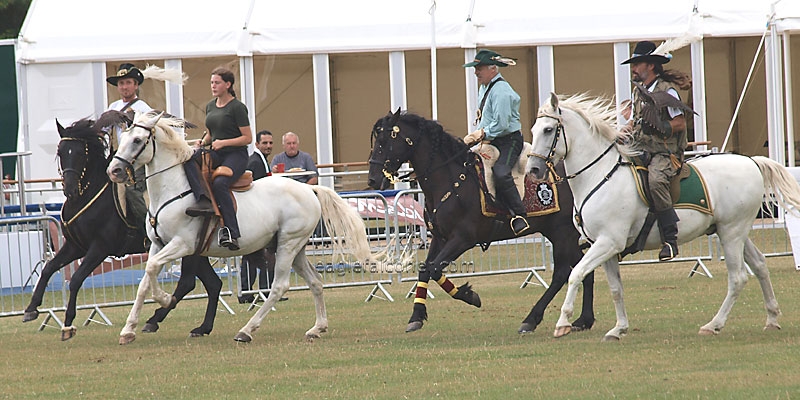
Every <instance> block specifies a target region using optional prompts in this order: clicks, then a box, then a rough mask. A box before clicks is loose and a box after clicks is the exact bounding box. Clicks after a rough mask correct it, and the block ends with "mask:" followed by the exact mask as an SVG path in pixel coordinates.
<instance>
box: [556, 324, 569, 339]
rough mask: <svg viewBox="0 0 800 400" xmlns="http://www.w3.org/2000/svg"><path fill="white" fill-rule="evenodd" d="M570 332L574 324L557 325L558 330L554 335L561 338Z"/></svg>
mask: <svg viewBox="0 0 800 400" xmlns="http://www.w3.org/2000/svg"><path fill="white" fill-rule="evenodd" d="M570 332H572V326H559V327H556V331H555V332H553V337H554V338H560V337H563V336H567V335H569V333H570Z"/></svg>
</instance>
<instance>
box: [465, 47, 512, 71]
mask: <svg viewBox="0 0 800 400" xmlns="http://www.w3.org/2000/svg"><path fill="white" fill-rule="evenodd" d="M476 65H498V66H501V67H507V66H509V65H517V60H516V59H514V58H508V57H503V56H501V55H500V54H498V53H496V52H494V51H491V50H486V49H483V50H480V51H479V52H478V54H475V60H473V61H472V62H468V63H466V64H464V65H463V67H464V68H469V67H474V66H476Z"/></svg>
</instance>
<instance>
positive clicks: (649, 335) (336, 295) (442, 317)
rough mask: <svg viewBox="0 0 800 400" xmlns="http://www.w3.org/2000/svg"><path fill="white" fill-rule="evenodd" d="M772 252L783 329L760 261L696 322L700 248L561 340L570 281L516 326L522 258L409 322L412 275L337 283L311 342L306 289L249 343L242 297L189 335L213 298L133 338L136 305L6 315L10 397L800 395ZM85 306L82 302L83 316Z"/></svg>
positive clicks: (527, 292)
mask: <svg viewBox="0 0 800 400" xmlns="http://www.w3.org/2000/svg"><path fill="white" fill-rule="evenodd" d="M768 263H769V265H770V269H771V272H772V278H773V284H774V286H775V291H776V295H777V297H778V301H779V302H780V304H781V309H782V311H783V316H782V317H781V319H780V322H781V324H782V326H783V329H782V330H780V331H771V332H764V331H762V329H761V328H762V327H763V325H764V322H765V319H766V313H765V311H764V307H763V302H762V296H761V291H760V289H759V286H758V283H757V281H756V280H755V278H754V277H751V279H750V281H749V283H748V285H747V286H746V288H745V290H744V291H743V294H742V296H741V297H740V298H739V300H738V302H737V304H736V306H735V307H734V309H733V312H732V313H731V316H730V318H729V320H728V323H727V326H726V328H725V329H724V330H723V331H722V333H721V334H720V335H718V336H715V337H705V336H699V335H697V331H698V329H699V327H700V326H701V325H703V324H705V323H706V322H708V321H709V320H710V319H711V318H712V317H713V315H714V314H715V313H716V311H717V309H718V307H719V305H720V303H721V302H722V299H723V297H724V294H725V290H726V277H725V276H726V275H725V269H724V265H723V264H722V263H719V262H708V263H707V265H708V267H709V269H710V270H711V272H712V273H713V274H714V278H713V279H708V278H706V277H703V276H695V277H692V278H688V277H687V274H688V272H689V270H690V269H691V267H692V264H691V263H673V264H660V265H653V264H647V265H629V266H623V267H622V279H623V283H624V284H625V289H626V291H625V298H626V304H627V306H628V314H629V318H630V322H631V331H630V333H629V334H628V335H627V336H626V337H624V338H623V340H622V341H621V342H619V343H602V342H601V341H600V339H601V338H602V336H603V334H604V333H605V332H606V331H607V330H608V329H610V328H611V327H612V326H613V324H614V312H613V306H612V304H611V299H610V294H609V291H608V285H607V284H606V282H605V276H604V275H603V273H602V271H601V270H598V272H599V274H598V276H597V284H596V295H595V299H596V306H595V309H596V316H597V319H598V322H597V324H596V325H595V327H594V329H592V330H591V331H589V332H582V333H573V334H571V335H569V336H567V337H565V338H562V339H558V340H556V339H553V338H552V332H553V329H554V325H555V321H556V319H557V318H558V309H559V307H560V305H561V301H563V292H562V293H561V294H560V295H559V296H558V297H557V298H556V300H555V302H554V304H553V305H551V306H550V308H549V309H548V311H547V313H546V314H545V321H544V322H543V324H542V325H541V326H540V327H539V329H537V331H536V332H534V333H532V334H528V335H524V336H521V335H518V334H517V333H516V330H517V328H518V327H519V324H520V322H521V321H522V319H523V318H524V317H525V315H527V313H528V312H529V310H530V307H531V306H532V305H533V303H534V302H535V301H536V300H537V299H538V298H539V296H540V295H541V294H542V292H543V289H542V288H541V287H538V286H528V287H527V288H525V289H519V285H520V283H521V281H522V279H523V278H524V275H523V274H512V275H501V276H495V277H480V278H473V279H471V283H472V284H473V285H474V288H475V290H476V291H478V292H479V293H480V295H481V297H482V300H483V308H481V309H475V308H473V307H471V306H467V305H465V304H464V303H462V302H460V301H454V300H451V299H449V297H448V296H447V295H446V294H444V293H443V292H442V291H441V290H440V289H439V288H438V287H435V288H434V287H433V286H432V292H433V294H434V295H435V296H436V298H435V299H432V300H429V302H428V312H429V320H428V322H427V323H426V324H425V327H424V328H423V329H422V330H421V331H419V332H415V333H411V334H406V333H404V329H405V325H406V322H407V320H408V317H409V316H410V314H411V303H410V301H409V300H406V299H404V295H405V293H406V292H407V291H408V290H409V287H410V285H411V284H410V283H404V284H394V285H391V286H388V287H387V289H388V290H389V291H390V292H391V294H392V295H393V296H394V298H395V300H396V301H395V302H393V303H390V302H387V301H381V300H373V301H372V302H369V303H364V298H365V297H366V295H367V293H368V291H369V288H366V287H360V288H345V289H333V290H328V291H326V292H325V296H326V300H327V305H328V317H329V323H330V330H329V332H328V333H327V334H325V336H323V338H322V339H319V340H317V341H315V342H307V341H305V340H304V338H303V333H304V332H305V331H306V330H307V329H308V328H310V327H311V326H312V324H313V322H314V312H313V305H312V299H311V294H310V293H309V292H307V291H305V292H291V293H290V295H289V296H290V300H289V301H287V302H282V303H279V304H278V306H277V311H276V312H273V313H270V314H269V315H268V316H267V318H266V319H265V321H264V324H263V325H262V327H261V329H260V330H259V331H258V332H256V335H255V337H254V341H253V342H252V343H250V344H241V343H236V342H234V341H233V340H232V338H233V335H234V334H235V333H236V332H237V331H238V329H239V328H241V327H242V326H243V325H244V324H245V322H246V321H247V320H248V319H249V317H250V316H251V313H248V312H246V307H245V306H244V305H239V304H232V306H233V307H234V309H235V311H236V312H237V314H236V315H233V316H232V315H229V314H227V313H224V312H220V313H219V314H218V316H217V320H216V327H215V329H214V332H213V334H212V335H210V336H208V337H205V338H199V339H190V338H189V337H188V333H189V330H191V329H192V328H193V327H195V326H196V325H197V324H199V321H200V319H201V318H202V313H203V309H204V303H205V301H204V300H193V301H189V302H186V303H182V304H181V305H180V306H179V308H178V309H177V310H175V311H174V312H173V314H172V315H170V317H169V318H168V319H167V321H165V322H164V323H163V324H162V325H161V330H160V331H159V332H158V333H156V334H142V333H139V334H138V336H137V340H136V341H135V342H134V343H133V344H131V345H128V346H119V345H118V344H117V339H118V334H119V331H120V329H121V327H122V324H123V322H124V319H125V317H126V315H127V312H128V311H129V307H127V306H126V307H116V308H108V309H105V310H104V311H105V312H106V314H107V315H108V317H109V318H110V319H111V320H112V321H113V322H114V326H102V325H98V324H92V325H90V326H88V327H83V326H80V327H79V328H78V334H77V336H76V337H75V338H74V339H72V340H70V341H68V342H61V341H59V332H58V330H56V329H52V328H50V329H46V330H45V331H43V332H38V331H37V330H36V328H37V326H38V324H37V323H36V322H34V323H31V324H22V323H21V317H13V318H2V319H0V338H2V339H0V340H1V342H0V343H1V344H0V355H1V356H2V357H0V370H2V380H1V381H0V397H2V398H5V399H27V398H30V399H33V398H35V399H42V398H81V399H84V398H85V399H108V398H120V399H134V398H136V399H142V398H148V399H149V398H154V399H273V398H337V399H338V398H346V399H365V398H366V399H373V398H387V399H402V398H413V399H434V398H471V397H480V398H490V399H495V398H496V399H514V398H537V399H539V398H542V399H545V398H558V399H562V398H563V399H594V398H597V399H607V398H623V399H635V398H643V399H655V398H662V399H680V398H693V399H698V398H699V399H722V398H725V399H800V377H799V376H800V375H799V372H798V370H797V368H798V365H800V362H799V361H798V360H800V295H799V294H798V291H797V289H796V287H797V281H798V279H799V278H800V276H799V274H800V273H798V272H796V271H795V269H794V262H793V260H792V259H791V258H790V257H777V258H770V259H768ZM548 275H549V272H548ZM548 279H549V277H548ZM463 282H464V279H458V280H457V281H456V283H457V284H459V285H460V284H461V283H463ZM227 299H228V301H229V302H231V301H235V300H233V299H231V298H230V297H229V298H227ZM154 307H155V306H154V305H153V304H148V305H146V306H145V311H144V312H143V313H142V315H143V316H144V315H147V316H149V315H150V314H151V313H152V311H153V309H154ZM88 313H89V311H88V310H83V311H79V315H78V319H77V321H78V322H80V321H83V320H85V319H86V317H87V316H88ZM40 318H43V317H40ZM32 324H36V325H32Z"/></svg>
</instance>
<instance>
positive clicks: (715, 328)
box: [527, 95, 800, 340]
mask: <svg viewBox="0 0 800 400" xmlns="http://www.w3.org/2000/svg"><path fill="white" fill-rule="evenodd" d="M615 113H616V111H615V109H614V108H613V107H612V106H611V104H610V103H609V102H608V101H605V100H602V99H592V98H589V97H587V96H585V95H578V96H573V97H570V98H562V99H561V101H560V102H559V98H558V97H556V96H555V95H551V97H550V102H549V104H545V105H544V106H543V107H542V108H541V109H540V110H539V115H538V118H537V119H536V123H535V124H534V126H533V128H531V132H532V133H533V141H532V144H533V149H532V153H531V154H530V155H531V157H530V158H529V159H528V166H527V171H528V172H529V173H533V174H535V175H537V176H538V177H543V176H544V174H545V173H547V171H548V169H549V167H550V166H551V165H552V164H554V163H556V162H557V161H558V160H559V159H562V158H563V159H564V165H565V167H566V172H567V174H568V176H567V178H569V185H570V188H571V189H572V193H573V194H574V196H575V213H576V218H575V221H576V222H575V223H576V226H577V228H578V230H579V231H581V232H583V233H584V235H586V237H587V238H588V239H589V240H591V241H592V242H593V243H592V246H591V248H589V250H588V251H587V252H586V254H585V255H584V256H583V258H582V259H581V261H580V262H579V263H578V264H577V265H576V266H575V268H574V269H573V270H572V273H571V275H570V278H569V285H568V289H567V295H566V298H565V300H564V305H563V306H562V308H561V316H560V318H559V320H558V323H557V324H556V330H555V333H554V336H555V337H560V336H563V335H566V334H568V333H569V332H570V323H569V318H570V317H571V316H572V311H573V302H574V300H575V296H576V293H577V290H578V285H579V284H580V282H581V280H583V277H584V276H586V274H588V273H589V272H591V271H593V270H594V269H595V268H597V266H598V265H599V264H604V268H605V271H606V274H607V276H608V284H609V286H610V289H611V293H612V296H613V299H614V306H615V308H616V315H617V324H616V326H615V327H614V328H613V329H611V330H610V331H608V333H606V336H605V337H604V340H619V338H620V336H622V335H624V334H626V333H627V331H628V317H627V315H626V312H625V305H624V302H623V290H622V282H621V280H620V274H619V262H618V260H617V254H619V253H620V252H622V250H623V249H625V248H626V247H627V246H628V245H630V244H632V243H633V241H634V239H635V238H636V236H637V235H638V233H639V231H640V230H641V228H642V225H643V224H644V220H645V216H646V215H647V212H648V207H647V206H646V205H645V203H644V201H642V200H641V199H640V197H639V194H638V193H637V188H636V185H635V183H634V175H633V173H632V172H631V169H630V168H628V167H625V166H620V165H621V163H624V162H625V161H626V160H627V159H628V158H627V157H629V156H632V155H635V154H636V152H635V150H634V149H632V148H630V147H629V146H625V145H620V144H617V143H626V140H625V139H629V137H626V136H627V135H626V134H624V133H621V132H619V131H617V130H616V128H615V125H614V121H615V119H616V115H615ZM689 163H691V164H692V165H694V166H695V167H696V168H697V170H698V171H699V173H700V175H702V177H703V178H704V179H705V183H706V185H707V188H708V198H709V200H710V201H709V203H710V204H711V206H712V207H713V215H709V214H705V213H702V212H699V211H695V210H691V209H678V210H676V211H677V213H678V217H679V218H680V222H679V223H678V232H679V234H678V242H679V243H685V242H688V241H690V240H692V239H694V238H696V237H699V236H700V235H703V234H711V233H714V232H716V233H717V235H718V236H719V239H720V241H721V243H722V247H723V250H724V252H725V265H726V267H727V269H728V292H727V295H726V296H725V300H724V301H723V303H722V306H721V307H720V309H719V311H718V312H717V314H716V315H715V316H714V318H713V319H712V320H711V321H710V322H709V323H707V324H705V325H703V326H702V327H701V328H700V332H699V333H700V334H701V335H715V334H718V333H719V332H720V331H721V330H722V328H723V327H724V326H725V321H726V320H727V318H728V314H729V313H730V311H731V308H733V304H734V302H735V301H736V299H737V297H738V296H739V293H740V292H741V290H742V288H743V287H744V285H745V283H746V282H747V274H746V272H745V267H744V264H743V263H742V258H744V261H745V262H747V264H748V265H749V266H750V268H751V269H752V270H753V272H754V274H755V276H756V277H757V278H758V281H759V284H760V285H761V291H762V292H763V295H764V304H765V307H766V310H767V322H766V326H765V327H764V329H765V330H766V329H780V325H778V316H779V315H780V309H779V308H778V302H777V300H776V299H775V294H774V292H773V290H772V282H771V281H770V278H769V271H768V270H767V267H766V259H765V257H764V255H763V254H762V253H761V252H760V251H759V250H758V249H757V248H756V246H755V245H754V244H753V242H752V241H751V240H750V239H749V238H748V233H749V232H750V230H751V229H752V226H753V222H754V221H755V218H756V215H757V214H758V211H759V209H760V207H761V204H762V201H763V200H764V195H765V194H767V195H768V197H767V201H770V202H777V203H779V204H780V205H781V206H783V207H784V208H786V209H792V208H800V187H799V186H798V185H797V182H796V181H795V180H794V178H793V177H792V176H791V175H790V174H789V173H788V171H787V170H786V168H784V167H783V166H782V165H780V164H778V163H777V162H775V161H772V160H770V159H768V158H765V157H746V156H741V155H734V154H720V155H711V156H708V157H704V158H699V159H696V160H691V161H689ZM578 221H580V223H579V222H578ZM661 244H662V243H661V238H660V234H659V231H658V229H657V227H655V226H654V227H653V229H652V231H651V232H650V234H649V236H648V237H647V243H646V246H645V248H646V249H657V248H660V246H661Z"/></svg>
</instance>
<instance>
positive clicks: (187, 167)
mask: <svg viewBox="0 0 800 400" xmlns="http://www.w3.org/2000/svg"><path fill="white" fill-rule="evenodd" d="M199 158H200V155H199V153H195V155H193V156H192V159H190V160H189V161H187V162H185V163H184V164H183V170H184V172H185V173H186V180H188V181H189V187H191V189H192V193H194V198H195V200H197V204H195V205H193V206H191V207H188V208H186V215H188V216H190V217H200V216H206V215H212V214H214V213H215V212H214V206H213V205H212V204H211V188H210V187H209V185H208V182H206V180H205V179H203V172H202V171H201V170H200V163H199V161H200V160H199Z"/></svg>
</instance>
